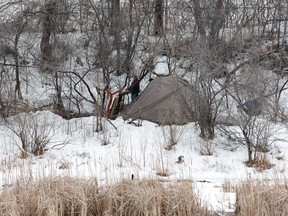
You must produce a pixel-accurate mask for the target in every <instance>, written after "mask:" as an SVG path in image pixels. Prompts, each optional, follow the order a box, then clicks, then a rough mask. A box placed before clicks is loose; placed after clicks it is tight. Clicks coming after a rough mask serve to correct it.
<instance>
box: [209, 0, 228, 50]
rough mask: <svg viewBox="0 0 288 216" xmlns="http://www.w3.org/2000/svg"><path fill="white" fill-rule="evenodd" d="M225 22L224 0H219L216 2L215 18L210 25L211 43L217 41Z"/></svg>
mask: <svg viewBox="0 0 288 216" xmlns="http://www.w3.org/2000/svg"><path fill="white" fill-rule="evenodd" d="M224 23H225V14H224V12H223V0H218V1H217V2H216V6H215V10H214V15H213V19H212V22H211V26H210V32H209V44H210V45H213V44H214V43H215V42H216V43H217V39H218V37H219V32H220V29H221V28H222V27H223V25H224Z"/></svg>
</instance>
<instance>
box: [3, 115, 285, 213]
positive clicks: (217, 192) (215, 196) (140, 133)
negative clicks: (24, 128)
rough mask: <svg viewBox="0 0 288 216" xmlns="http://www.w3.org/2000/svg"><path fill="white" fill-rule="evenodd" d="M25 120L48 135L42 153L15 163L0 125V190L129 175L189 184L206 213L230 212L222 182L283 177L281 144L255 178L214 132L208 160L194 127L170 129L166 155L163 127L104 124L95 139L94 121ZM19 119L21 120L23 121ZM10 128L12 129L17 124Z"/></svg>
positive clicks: (9, 136) (13, 142)
mask: <svg viewBox="0 0 288 216" xmlns="http://www.w3.org/2000/svg"><path fill="white" fill-rule="evenodd" d="M29 115H32V116H33V117H32V118H34V119H35V120H36V121H37V122H38V123H39V125H44V126H43V127H44V129H45V131H48V132H49V136H47V137H49V138H51V140H50V142H49V144H48V145H47V149H48V150H47V151H46V152H45V154H44V155H42V156H39V157H36V156H33V155H29V157H27V158H25V159H21V158H19V155H20V150H19V148H18V147H17V144H19V143H20V142H19V138H18V137H17V136H15V134H14V133H13V132H12V130H11V129H9V128H8V127H7V126H6V125H7V124H4V123H3V122H2V124H1V126H0V127H1V129H0V131H1V132H0V137H1V139H0V140H1V148H0V154H1V167H0V169H1V170H0V171H1V172H0V173H1V178H0V184H1V185H2V186H5V185H7V184H8V185H10V184H13V182H14V181H15V180H16V179H17V178H18V179H19V178H30V177H33V179H39V178H43V177H45V176H51V175H52V176H56V175H62V176H65V175H70V176H75V177H78V178H79V177H80V178H86V177H97V179H98V181H99V183H100V184H112V183H114V182H117V181H120V180H123V179H130V178H131V175H132V174H133V175H134V176H135V179H134V180H137V179H140V180H141V179H160V180H162V181H164V182H165V181H181V180H191V181H193V182H194V183H195V184H194V185H195V187H194V190H195V191H196V192H197V193H198V194H199V196H200V197H201V199H202V200H203V202H207V203H208V205H209V206H210V207H211V209H214V210H219V211H234V206H233V204H234V203H235V191H233V190H231V191H229V190H228V191H227V192H226V191H223V188H224V187H222V186H223V185H225V184H227V182H230V183H231V184H232V185H233V184H237V183H238V182H240V181H244V180H246V179H247V178H257V179H259V178H274V177H276V176H278V175H283V176H285V175H286V174H287V169H286V159H287V157H286V154H287V148H286V143H284V142H278V143H277V142H276V143H275V144H274V146H273V147H272V150H271V154H269V160H270V161H271V162H272V163H273V164H275V166H273V168H271V169H269V170H266V171H262V172H257V171H255V169H254V168H247V167H246V166H245V164H244V162H245V161H246V160H247V155H246V154H247V153H246V147H245V146H243V145H237V146H235V145H236V144H235V143H232V142H231V141H229V139H227V138H225V137H224V136H222V135H221V133H220V132H217V135H216V138H215V140H213V141H212V142H211V143H210V147H211V150H212V152H213V154H212V155H211V156H205V155H201V154H200V151H201V146H203V145H205V144H207V143H204V141H203V140H201V139H200V138H199V137H198V134H199V131H197V130H196V128H197V127H195V125H194V123H191V124H189V125H186V126H181V127H180V126H179V127H174V130H177V132H178V134H180V135H179V140H178V143H177V145H175V146H174V147H173V148H172V149H171V150H165V147H166V146H167V140H166V139H165V137H166V138H167V129H168V127H161V126H158V125H156V124H154V123H151V122H147V121H143V122H142V126H140V127H137V126H135V125H133V124H128V123H127V122H124V121H123V120H122V119H121V117H119V118H117V119H116V120H114V121H111V122H109V121H105V129H104V131H103V132H98V133H96V132H95V121H96V119H95V117H87V118H78V119H72V120H69V121H68V120H64V119H62V118H61V117H59V116H57V115H55V114H53V113H51V112H50V111H43V112H36V113H30V114H29ZM20 116H21V119H22V120H23V115H20ZM11 118H12V117H11ZM13 118H17V119H20V118H19V117H13ZM14 121H15V120H14ZM16 122H17V121H16ZM18 122H19V120H18ZM13 125H14V128H16V125H17V124H13ZM42 129H43V128H42ZM42 129H41V130H42ZM39 130H40V129H39ZM103 143H105V144H106V145H103ZM179 156H184V162H183V163H176V162H177V161H178V157H179ZM280 157H281V158H282V159H281V160H279V158H280ZM277 158H278V159H277ZM159 174H167V176H161V175H159Z"/></svg>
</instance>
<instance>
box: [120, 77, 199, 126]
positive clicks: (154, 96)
mask: <svg viewBox="0 0 288 216" xmlns="http://www.w3.org/2000/svg"><path fill="white" fill-rule="evenodd" d="M198 99H199V97H198V94H197V93H195V91H193V87H192V86H191V85H190V84H189V83H188V82H187V81H186V80H184V79H183V78H181V77H178V76H172V75H171V76H161V77H157V78H155V79H153V80H152V81H151V82H150V83H149V84H148V85H147V87H146V88H145V89H144V90H143V91H142V92H141V93H140V95H139V96H138V97H137V98H136V100H134V101H133V102H132V103H130V104H128V105H126V106H124V108H123V109H122V110H121V111H120V116H122V117H123V119H124V120H127V119H133V120H135V119H141V120H148V121H151V122H156V123H159V124H160V125H170V124H171V125H172V124H175V125H184V124H187V123H189V122H195V121H196V120H197V118H196V115H195V112H194V111H193V110H194V108H195V102H196V101H197V100H198Z"/></svg>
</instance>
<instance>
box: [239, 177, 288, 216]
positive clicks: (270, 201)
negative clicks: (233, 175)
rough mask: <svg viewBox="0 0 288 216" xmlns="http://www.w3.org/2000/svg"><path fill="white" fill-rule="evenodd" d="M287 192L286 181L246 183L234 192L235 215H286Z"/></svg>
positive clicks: (287, 212)
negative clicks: (235, 197)
mask: <svg viewBox="0 0 288 216" xmlns="http://www.w3.org/2000/svg"><path fill="white" fill-rule="evenodd" d="M287 192H288V190H287V181H285V182H284V183H281V182H280V181H276V182H271V181H268V180H263V181H251V180H249V181H246V182H244V183H242V184H241V185H240V186H239V187H238V188H237V191H236V193H237V200H236V215H239V216H242V215H245V216H247V215H253V216H274V215H288V202H287V200H288V193H287Z"/></svg>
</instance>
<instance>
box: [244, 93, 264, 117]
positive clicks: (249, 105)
mask: <svg viewBox="0 0 288 216" xmlns="http://www.w3.org/2000/svg"><path fill="white" fill-rule="evenodd" d="M262 103H263V98H260V97H259V98H254V99H252V100H248V101H246V102H245V103H244V104H243V105H242V106H243V110H244V112H245V113H246V114H247V115H249V116H258V115H260V114H261V112H262Z"/></svg>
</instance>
